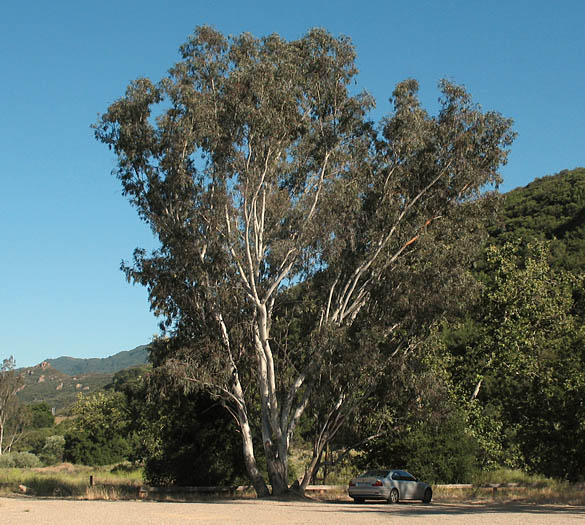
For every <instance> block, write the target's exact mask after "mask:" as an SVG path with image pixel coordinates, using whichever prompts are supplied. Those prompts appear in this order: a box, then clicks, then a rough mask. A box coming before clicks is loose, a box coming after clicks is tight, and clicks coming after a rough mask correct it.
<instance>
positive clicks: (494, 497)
mask: <svg viewBox="0 0 585 525" xmlns="http://www.w3.org/2000/svg"><path fill="white" fill-rule="evenodd" d="M90 476H92V478H93V485H90ZM478 482H479V483H482V484H483V486H477V485H475V486H474V487H473V488H453V487H441V486H435V487H433V492H434V493H433V501H435V502H442V503H463V502H465V503H472V502H474V503H493V502H496V503H532V504H561V505H581V506H585V484H569V483H567V482H562V481H555V480H551V479H547V478H542V477H534V476H527V475H525V474H523V473H519V472H516V471H507V472H500V475H498V473H493V474H489V475H485V476H483V477H482V478H480V479H479V480H478ZM479 483H478V484H479ZM488 483H519V484H521V485H523V486H516V487H514V486H504V487H498V488H496V489H494V488H491V487H486V486H485V485H486V484H488ZM141 486H142V472H141V470H140V469H134V468H131V467H130V466H122V467H117V468H111V467H98V468H92V467H84V466H79V465H71V464H70V463H63V464H60V465H56V466H53V467H44V468H35V469H16V468H12V469H8V468H5V469H0V496H10V495H14V494H19V493H23V489H22V487H26V489H25V490H26V492H25V493H26V494H28V495H32V496H37V497H61V498H73V499H88V500H135V499H139V498H140V499H149V500H156V501H212V500H219V499H224V498H238V499H240V498H254V497H255V495H254V492H253V490H251V489H250V488H249V489H248V490H243V489H242V490H237V491H226V492H225V493H213V494H202V493H199V492H193V491H189V490H188V489H185V490H181V489H180V488H177V489H174V490H170V491H168V492H167V491H164V490H161V491H152V492H144V491H142V492H141V490H140V489H141ZM307 496H308V498H310V499H313V500H316V501H348V500H349V497H348V495H347V486H346V485H337V486H329V487H327V489H326V490H323V491H308V492H307Z"/></svg>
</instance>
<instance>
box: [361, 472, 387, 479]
mask: <svg viewBox="0 0 585 525" xmlns="http://www.w3.org/2000/svg"><path fill="white" fill-rule="evenodd" d="M388 472H389V471H388V470H368V471H367V472H364V473H363V474H360V476H359V477H360V478H385V477H386V476H387V475H388Z"/></svg>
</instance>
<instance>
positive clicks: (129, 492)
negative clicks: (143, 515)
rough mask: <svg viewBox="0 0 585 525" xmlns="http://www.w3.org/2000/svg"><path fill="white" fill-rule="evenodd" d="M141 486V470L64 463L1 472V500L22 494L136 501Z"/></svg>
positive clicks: (2, 470)
mask: <svg viewBox="0 0 585 525" xmlns="http://www.w3.org/2000/svg"><path fill="white" fill-rule="evenodd" d="M90 476H91V478H92V481H93V485H91V484H90ZM141 484H142V470H141V469H135V468H123V469H121V468H119V467H118V468H113V469H112V468H111V467H96V468H94V467H85V466H77V465H76V466H73V465H71V464H68V463H64V464H62V465H58V466H54V467H44V468H33V469H19V468H4V469H0V495H3V496H7V495H10V494H17V493H22V492H25V493H26V494H30V495H33V496H41V497H68V498H77V499H136V498H137V497H138V491H139V488H140V485H141Z"/></svg>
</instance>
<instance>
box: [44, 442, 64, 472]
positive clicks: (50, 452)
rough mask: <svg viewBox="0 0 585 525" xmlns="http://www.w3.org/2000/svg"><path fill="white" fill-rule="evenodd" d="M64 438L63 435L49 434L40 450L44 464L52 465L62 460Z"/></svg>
mask: <svg viewBox="0 0 585 525" xmlns="http://www.w3.org/2000/svg"><path fill="white" fill-rule="evenodd" d="M64 449H65V438H64V437H63V436H59V435H57V436H49V437H47V438H46V439H45V444H44V446H43V448H42V450H41V453H40V455H39V456H40V458H41V460H42V461H43V463H45V464H46V465H54V464H55V463H60V462H61V461H63V452H64Z"/></svg>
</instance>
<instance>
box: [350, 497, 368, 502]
mask: <svg viewBox="0 0 585 525" xmlns="http://www.w3.org/2000/svg"><path fill="white" fill-rule="evenodd" d="M353 500H354V501H355V502H356V503H365V501H366V500H365V499H364V498H353Z"/></svg>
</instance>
